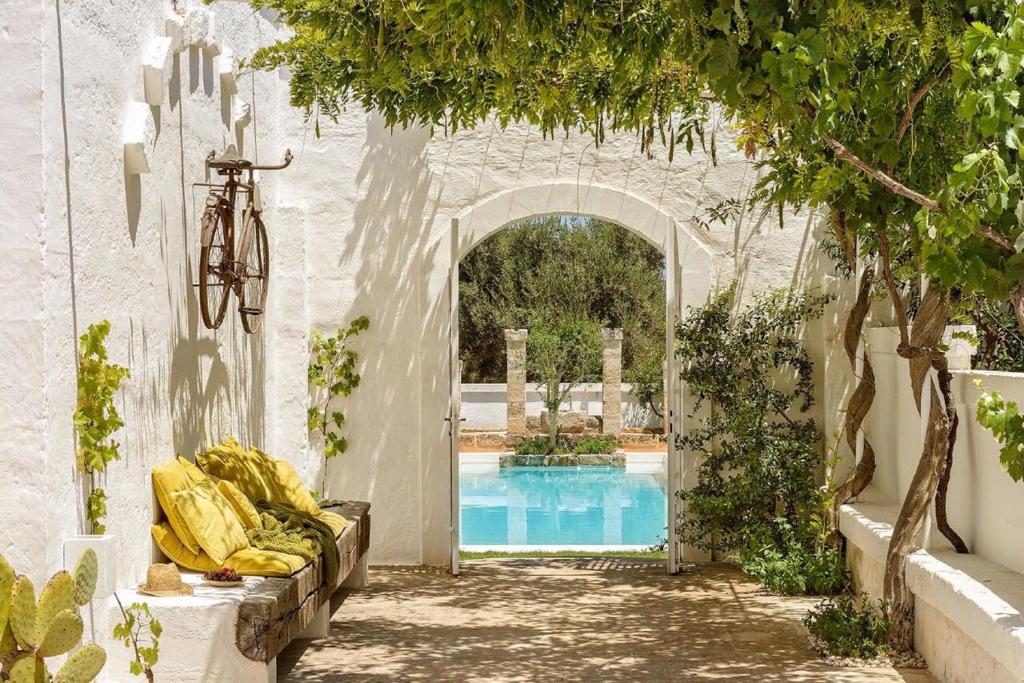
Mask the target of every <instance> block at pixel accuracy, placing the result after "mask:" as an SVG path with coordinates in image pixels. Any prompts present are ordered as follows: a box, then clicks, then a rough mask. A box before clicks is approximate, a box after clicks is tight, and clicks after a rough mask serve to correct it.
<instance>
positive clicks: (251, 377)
mask: <svg viewBox="0 0 1024 683" xmlns="http://www.w3.org/2000/svg"><path fill="white" fill-rule="evenodd" d="M188 55H189V76H190V78H189V89H190V91H192V92H195V90H196V89H197V88H198V86H199V69H200V67H201V68H202V81H203V87H204V92H205V93H206V94H207V95H209V94H210V92H211V89H212V85H213V66H212V60H211V59H210V58H208V57H206V56H205V55H202V54H201V51H199V50H197V49H196V48H195V47H194V46H193V47H192V48H190V49H189V52H188ZM172 66H173V68H174V73H173V74H172V78H171V81H170V85H171V89H170V90H171V92H170V98H169V99H170V103H171V105H172V107H175V106H177V108H178V109H179V124H180V123H181V121H182V119H181V112H180V103H181V96H182V93H181V87H182V79H181V77H180V68H181V64H180V60H178V59H177V57H176V59H175V63H174V64H173V65H172ZM178 133H179V136H178V144H179V150H180V152H179V158H180V164H181V167H180V172H181V177H180V183H181V216H180V221H181V224H180V235H181V243H180V252H179V253H180V257H179V258H177V259H175V258H173V257H172V258H169V257H168V256H169V255H172V254H174V253H175V252H176V251H178V250H176V249H173V248H172V247H171V244H170V243H169V240H170V239H171V238H170V236H169V235H168V231H167V222H166V220H164V231H163V241H164V245H163V250H162V251H163V255H164V258H165V261H166V263H167V297H168V307H169V310H170V312H171V316H172V320H173V322H172V324H171V325H170V339H169V347H170V348H169V357H170V370H169V372H170V375H169V377H168V381H167V387H168V393H169V396H168V398H169V405H170V419H171V427H172V440H173V446H174V450H175V452H176V453H180V454H182V455H185V456H186V457H192V456H193V455H194V454H195V453H196V452H197V451H198V450H200V449H202V448H204V447H206V446H208V445H210V444H213V443H219V442H220V441H222V440H223V439H224V438H226V437H228V436H237V437H238V438H239V439H240V440H241V441H242V442H243V443H245V444H249V443H260V444H262V443H263V440H264V431H265V430H264V403H265V395H266V394H265V387H264V380H265V376H266V373H265V362H264V360H265V347H264V336H263V334H262V333H257V334H254V335H246V334H244V332H243V330H242V327H241V325H240V324H239V322H238V319H237V315H236V314H235V309H236V307H237V300H236V299H234V298H232V299H231V301H230V302H229V304H228V307H229V310H228V312H227V315H226V317H225V320H224V323H223V325H222V326H221V328H220V329H219V330H216V331H214V330H207V329H206V327H205V326H204V325H203V324H202V320H201V316H200V313H199V297H198V292H197V290H196V288H195V286H194V283H195V282H197V281H198V273H197V270H196V265H195V263H194V262H197V261H198V244H199V234H198V230H199V221H200V219H201V213H200V211H201V208H202V203H201V199H202V194H203V192H202V191H200V192H199V193H198V194H197V193H195V192H191V193H190V192H189V188H190V183H191V180H190V179H189V178H188V177H187V176H186V171H185V168H186V160H185V159H186V150H185V140H184V130H183V129H182V127H179V131H178ZM192 195H195V196H192ZM196 197H198V200H199V202H200V203H199V208H198V209H197V208H196V207H195V206H190V199H191V200H195V199H196ZM190 215H191V216H192V220H191V223H192V225H190V220H189V216H190ZM172 230H174V231H178V230H179V227H178V226H174V227H173V228H172ZM175 264H177V268H175ZM172 455H173V453H168V454H166V456H167V457H170V456H172Z"/></svg>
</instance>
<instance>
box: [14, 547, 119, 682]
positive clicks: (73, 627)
mask: <svg viewBox="0 0 1024 683" xmlns="http://www.w3.org/2000/svg"><path fill="white" fill-rule="evenodd" d="M96 574H97V562H96V554H95V552H93V551H92V550H91V549H90V550H86V551H85V552H84V553H83V554H82V557H80V558H79V560H78V564H77V565H76V566H75V573H74V574H73V575H72V574H69V573H67V572H57V573H56V574H54V575H53V576H52V577H51V578H50V580H49V581H47V583H46V586H44V587H43V591H42V593H40V595H39V601H38V602H36V593H35V587H34V586H33V585H32V582H31V581H30V580H29V579H28V577H26V576H18V577H15V576H14V571H13V570H12V569H11V567H10V565H9V564H8V563H7V561H6V560H5V559H4V558H3V557H2V556H0V663H2V665H3V671H2V672H0V679H3V680H4V681H10V683H51V682H52V681H56V682H57V683H89V681H92V680H93V679H94V678H95V677H96V675H97V674H99V672H100V670H101V669H102V668H103V665H104V664H105V663H106V661H107V655H106V653H105V652H104V651H103V648H101V647H100V646H99V645H96V644H95V643H91V644H89V645H86V646H85V647H83V648H81V649H79V650H78V651H77V652H75V653H74V654H72V655H71V656H70V657H69V658H68V660H67V661H66V662H65V663H64V666H63V667H61V670H60V672H58V674H57V676H56V678H52V677H51V676H50V673H49V671H47V669H46V661H45V658H46V657H53V656H56V655H62V654H64V653H66V652H70V651H71V649H72V648H74V647H75V645H77V644H78V642H79V641H80V640H81V639H82V632H83V631H84V630H85V628H84V624H83V623H82V617H81V616H80V615H79V613H78V608H79V607H80V606H81V605H86V604H88V603H89V601H90V600H91V599H92V594H93V591H94V590H95V588H96Z"/></svg>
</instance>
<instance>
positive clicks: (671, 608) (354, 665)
mask: <svg viewBox="0 0 1024 683" xmlns="http://www.w3.org/2000/svg"><path fill="white" fill-rule="evenodd" d="M814 603H815V600H814V599H802V598H801V599H792V598H777V597H773V596H769V595H766V594H764V593H763V592H761V591H760V590H759V588H758V587H757V584H756V583H755V582H753V581H752V580H750V579H749V578H747V577H746V576H744V575H743V574H741V573H740V572H739V571H738V570H736V569H735V568H733V567H730V566H725V565H717V564H716V565H698V566H693V567H689V568H688V569H687V571H686V572H684V573H683V574H681V575H679V576H668V575H667V574H666V573H665V571H664V565H662V564H661V563H656V562H652V561H648V560H625V559H589V558H588V559H560V560H478V561H473V562H467V563H464V565H463V573H462V576H461V577H458V578H453V577H451V576H449V575H448V574H447V573H445V572H444V571H442V570H437V569H429V568H377V569H375V570H373V571H372V572H371V575H370V587H369V588H367V589H365V590H363V591H359V592H355V593H353V594H352V595H350V596H349V597H348V599H347V600H346V601H345V603H344V604H343V605H342V606H341V608H340V609H339V610H338V612H337V613H336V614H335V615H334V620H333V622H332V623H331V633H330V636H329V637H328V638H326V639H324V640H320V641H313V642H309V641H297V642H294V643H292V645H291V646H290V647H289V648H288V649H287V650H285V651H284V652H283V653H282V654H281V655H280V657H279V658H278V672H279V677H280V680H282V681H312V682H316V681H358V682H360V683H362V682H367V681H455V680H458V681H552V682H554V681H702V680H732V681H839V682H854V681H912V682H914V683H925V682H926V681H932V680H933V679H932V678H931V677H930V676H929V675H928V674H927V673H926V672H924V671H920V670H916V671H915V670H903V671H896V670H893V669H888V668H873V669H852V668H835V667H830V666H827V665H826V664H824V663H823V662H822V661H821V660H820V659H818V657H817V656H816V655H815V653H814V652H813V651H812V650H811V648H810V647H809V645H808V643H807V640H806V637H805V636H804V634H803V632H802V630H801V629H802V626H801V624H800V620H801V618H802V617H803V615H804V614H805V612H806V611H807V608H808V607H809V606H811V605H813V604H814Z"/></svg>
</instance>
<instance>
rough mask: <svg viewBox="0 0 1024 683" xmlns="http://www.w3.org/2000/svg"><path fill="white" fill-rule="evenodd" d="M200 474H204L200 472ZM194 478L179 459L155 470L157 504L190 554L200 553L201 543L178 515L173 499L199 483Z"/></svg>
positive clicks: (154, 487) (154, 484)
mask: <svg viewBox="0 0 1024 683" xmlns="http://www.w3.org/2000/svg"><path fill="white" fill-rule="evenodd" d="M196 471H198V468H196ZM200 474H202V473H201V472H200ZM192 476H193V475H190V474H189V472H188V471H187V470H186V469H185V468H184V467H183V466H182V464H181V461H180V460H178V459H175V460H171V461H170V462H168V463H165V464H163V465H160V466H159V467H154V468H153V491H154V492H155V493H156V499H157V502H159V503H160V508H161V509H162V510H163V511H164V515H165V516H166V517H167V521H168V522H170V524H171V528H172V529H174V533H175V534H176V535H177V537H178V539H179V540H180V541H181V543H182V544H183V545H184V546H185V547H186V548H187V549H188V551H189V552H191V553H193V554H195V553H198V552H199V551H200V547H199V541H198V540H197V539H196V537H195V535H194V534H192V532H191V531H190V530H189V528H188V525H187V524H186V523H185V520H184V519H183V518H182V516H181V515H180V514H178V511H177V509H176V508H175V507H174V501H173V500H172V499H171V496H172V495H174V494H175V493H178V492H179V491H187V490H188V489H189V488H191V487H192V486H194V485H195V484H196V483H198V482H194V481H193V480H192Z"/></svg>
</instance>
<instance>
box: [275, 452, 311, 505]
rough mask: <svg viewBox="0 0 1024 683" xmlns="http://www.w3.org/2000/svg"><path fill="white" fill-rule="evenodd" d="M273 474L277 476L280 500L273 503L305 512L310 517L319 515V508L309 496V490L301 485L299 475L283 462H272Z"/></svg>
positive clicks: (288, 464)
mask: <svg viewBox="0 0 1024 683" xmlns="http://www.w3.org/2000/svg"><path fill="white" fill-rule="evenodd" d="M274 473H275V475H276V476H277V483H278V485H279V489H280V494H279V495H280V496H281V497H280V498H278V499H277V500H275V501H274V502H275V503H281V504H282V505H288V506H290V507H293V508H295V509H296V510H298V511H299V512H306V513H309V514H311V515H318V514H320V506H319V505H317V504H316V501H315V500H313V496H311V495H309V489H307V488H306V485H305V484H303V483H302V479H301V478H299V473H298V472H296V471H295V468H294V467H292V466H291V463H289V462H287V461H285V460H275V461H274Z"/></svg>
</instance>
